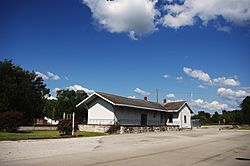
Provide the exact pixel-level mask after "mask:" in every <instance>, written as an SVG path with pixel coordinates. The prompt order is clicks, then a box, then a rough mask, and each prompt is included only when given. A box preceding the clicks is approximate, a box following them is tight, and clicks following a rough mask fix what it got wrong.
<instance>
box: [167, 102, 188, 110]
mask: <svg viewBox="0 0 250 166" xmlns="http://www.w3.org/2000/svg"><path fill="white" fill-rule="evenodd" d="M185 103H186V102H185V101H179V102H170V103H166V104H165V105H164V107H165V109H166V110H179V109H180V108H181V107H182V106H183V104H185Z"/></svg>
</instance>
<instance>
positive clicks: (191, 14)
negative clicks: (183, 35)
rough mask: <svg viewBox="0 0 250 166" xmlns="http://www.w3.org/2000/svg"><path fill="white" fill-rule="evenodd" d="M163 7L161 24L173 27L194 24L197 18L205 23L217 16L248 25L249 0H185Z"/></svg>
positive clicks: (249, 14)
mask: <svg viewBox="0 0 250 166" xmlns="http://www.w3.org/2000/svg"><path fill="white" fill-rule="evenodd" d="M165 9H166V10H167V14H166V15H165V16H164V17H163V18H162V22H163V25H164V26H166V27H171V28H175V29H177V28H179V27H182V26H191V25H194V24H195V22H196V19H197V18H199V19H200V20H201V21H202V23H203V25H206V24H207V23H208V22H209V21H210V20H215V19H217V18H218V17H219V16H220V17H222V18H224V20H225V21H226V22H229V23H233V24H235V25H240V26H249V25H250V10H249V9H250V1H249V0H185V1H184V3H183V4H176V3H173V4H171V5H167V6H165ZM221 30H222V29H221ZM224 30H226V29H224ZM227 30H228V29H227Z"/></svg>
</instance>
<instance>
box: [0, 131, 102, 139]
mask: <svg viewBox="0 0 250 166" xmlns="http://www.w3.org/2000/svg"><path fill="white" fill-rule="evenodd" d="M102 135H106V134H104V133H96V132H84V131H77V132H76V133H75V136H76V137H94V136H102ZM64 137H70V136H64ZM64 137H63V136H60V134H59V132H58V131H18V132H15V133H9V132H2V131H0V141H7V140H26V139H51V138H64Z"/></svg>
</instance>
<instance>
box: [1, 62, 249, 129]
mask: <svg viewBox="0 0 250 166" xmlns="http://www.w3.org/2000/svg"><path fill="white" fill-rule="evenodd" d="M49 92H50V90H49V89H48V88H47V86H46V84H45V83H44V80H43V79H42V78H41V77H39V76H38V75H37V74H36V73H35V72H34V71H31V72H30V71H28V70H25V69H23V68H21V67H20V66H18V65H15V64H13V63H12V61H11V60H3V61H0V130H1V127H2V126H4V125H5V128H8V127H11V126H15V125H16V126H18V124H24V125H33V124H34V121H35V120H36V119H43V118H44V116H47V117H49V118H52V119H60V118H62V116H63V113H64V112H65V113H66V114H72V113H73V112H75V113H76V120H77V121H78V122H80V123H84V122H86V120H87V110H86V109H85V108H84V107H83V106H81V107H80V108H76V107H75V106H76V105H77V104H78V103H79V102H81V101H82V100H84V99H85V98H86V97H87V96H88V95H87V94H86V93H85V92H84V91H73V90H68V89H66V90H59V91H57V94H56V99H57V100H48V97H49V96H50V94H49ZM240 107H241V110H234V111H222V114H218V113H217V112H215V113H214V114H213V115H211V114H210V113H207V112H204V111H200V112H198V114H197V115H194V116H193V118H198V119H200V122H201V124H211V123H216V124H218V123H221V124H224V123H225V124H241V123H248V124H250V97H249V96H248V97H246V98H245V99H244V100H243V101H242V103H241V105H240ZM10 120H11V121H12V122H13V123H10ZM6 125H7V126H6Z"/></svg>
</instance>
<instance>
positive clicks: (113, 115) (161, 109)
mask: <svg viewBox="0 0 250 166" xmlns="http://www.w3.org/2000/svg"><path fill="white" fill-rule="evenodd" d="M79 106H84V107H86V108H87V109H88V125H116V124H119V125H122V126H178V127H179V128H191V113H192V110H191V108H190V107H189V106H188V104H187V103H186V102H185V101H181V102H171V103H162V104H160V103H156V102H150V101H147V99H146V98H145V99H144V100H140V99H131V98H127V97H122V96H117V95H112V94H107V93H102V92H95V93H93V94H92V95H90V96H89V97H88V98H86V99H85V100H83V101H82V102H80V103H79V104H78V105H77V107H79Z"/></svg>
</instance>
